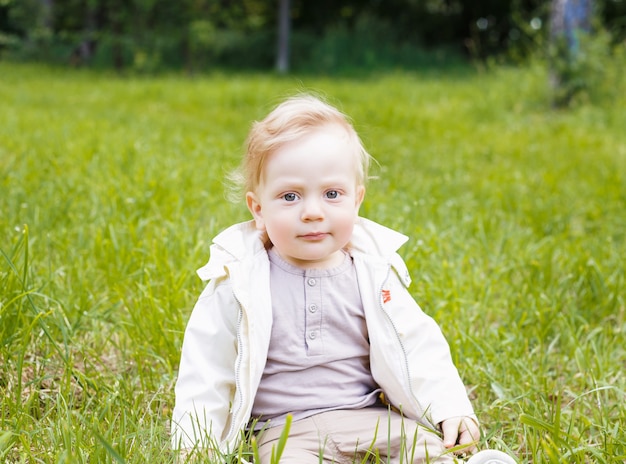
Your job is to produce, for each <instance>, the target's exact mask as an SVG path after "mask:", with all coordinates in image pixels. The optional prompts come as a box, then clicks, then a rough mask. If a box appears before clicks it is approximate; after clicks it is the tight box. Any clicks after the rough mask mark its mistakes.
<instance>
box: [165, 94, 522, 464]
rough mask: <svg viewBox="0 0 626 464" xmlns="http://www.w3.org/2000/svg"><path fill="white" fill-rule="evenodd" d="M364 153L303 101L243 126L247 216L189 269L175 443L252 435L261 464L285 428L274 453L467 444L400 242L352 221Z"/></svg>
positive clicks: (495, 456)
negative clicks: (191, 281)
mask: <svg viewBox="0 0 626 464" xmlns="http://www.w3.org/2000/svg"><path fill="white" fill-rule="evenodd" d="M369 163H370V156H369V155H368V153H367V152H366V150H365V149H364V147H363V145H362V143H361V141H360V139H359V137H358V135H357V133H356V132H355V130H354V128H353V126H352V125H351V124H350V122H349V121H348V119H347V118H346V116H345V115H344V114H342V113H341V112H340V111H339V110H337V109H336V108H335V107H333V106H331V105H329V104H327V103H325V102H323V101H322V100H320V99H319V98H316V97H313V96H309V95H304V96H297V97H293V98H290V99H288V100H286V101H285V102H283V103H282V104H280V105H279V106H278V107H276V108H275V109H274V110H273V111H272V112H271V113H270V114H269V115H268V116H267V117H266V118H265V119H263V120H262V121H260V122H256V123H255V124H254V125H253V127H252V130H251V132H250V134H249V137H248V144H247V153H246V155H245V158H244V160H243V163H242V166H241V169H240V171H239V173H238V174H239V181H240V186H241V188H242V190H243V192H242V193H244V194H245V200H246V204H247V206H248V209H249V210H250V213H251V214H252V217H253V220H251V221H249V222H244V223H241V224H236V225H233V226H231V227H229V228H228V229H226V230H225V231H223V232H222V233H220V234H219V235H218V236H217V237H215V239H214V240H213V244H212V246H211V258H210V260H209V262H208V264H207V265H206V266H204V267H202V268H201V269H199V270H198V274H199V276H200V277H201V278H202V279H203V280H208V281H209V282H208V285H207V286H206V288H205V290H204V291H203V292H202V294H201V295H200V298H199V299H198V302H197V303H196V306H195V308H194V310H193V312H192V314H191V318H190V320H189V323H188V326H187V329H186V331H185V337H184V342H183V348H182V357H181V363H180V370H179V375H178V381H177V384H176V406H175V408H174V416H173V420H172V440H173V446H174V449H177V450H182V451H183V452H185V453H188V452H189V450H193V449H195V450H201V452H202V453H204V452H205V450H206V453H215V454H216V455H219V453H229V452H233V451H234V450H236V449H237V446H238V442H239V440H240V439H241V435H242V433H241V432H242V431H244V430H249V431H250V433H253V434H255V435H256V441H257V443H258V452H259V456H260V460H261V463H263V464H266V463H269V462H270V460H271V456H272V454H273V453H275V452H276V444H277V443H278V441H279V438H280V436H281V434H282V433H283V432H285V433H288V438H287V441H286V444H285V448H284V450H283V451H282V455H281V459H280V462H281V463H294V464H307V463H311V464H312V463H316V464H317V463H319V462H322V461H323V462H340V463H344V462H345V463H352V462H354V461H357V460H358V462H361V461H362V460H363V459H364V458H365V457H366V456H368V455H371V456H376V455H378V456H381V457H383V458H384V459H388V460H389V461H390V462H403V463H408V462H413V463H428V462H430V463H452V462H461V461H458V459H459V457H458V456H459V455H464V454H472V453H474V452H475V451H476V445H477V441H478V439H479V436H480V431H479V426H478V422H477V419H476V416H475V414H474V411H473V409H472V406H471V404H470V401H469V399H468V397H467V393H466V390H465V387H464V385H463V383H462V381H461V379H460V377H459V374H458V372H457V369H456V368H455V366H454V364H453V362H452V359H451V356H450V351H449V347H448V344H447V342H446V340H445V338H444V336H443V335H442V333H441V330H440V329H439V327H438V325H437V324H436V323H435V322H434V320H433V319H431V318H430V317H429V316H427V315H426V314H424V313H423V312H422V311H421V309H420V308H419V306H418V305H417V304H416V302H415V301H414V300H413V298H412V297H411V295H410V294H409V292H408V290H407V287H408V286H409V283H410V277H409V274H408V272H407V268H406V266H405V264H404V262H403V261H402V259H401V258H400V257H399V255H398V254H397V252H396V251H397V250H398V248H399V247H400V246H401V245H402V244H404V243H405V242H406V241H407V237H405V236H404V235H401V234H399V233H398V232H395V231H393V230H390V229H388V228H386V227H384V226H382V225H379V224H376V223H374V222H372V221H370V220H367V219H364V218H362V217H359V207H360V205H361V203H362V202H363V198H364V195H365V184H366V180H367V176H368V167H369ZM290 422H291V423H290ZM286 427H287V430H285V428H286ZM467 462H469V463H472V464H478V463H487V462H491V463H507V464H508V463H514V462H515V461H514V460H513V459H512V458H510V457H509V456H508V455H505V454H504V453H501V452H499V451H493V450H487V451H482V452H480V453H477V454H474V455H473V456H472V457H471V458H470V459H469V461H467Z"/></svg>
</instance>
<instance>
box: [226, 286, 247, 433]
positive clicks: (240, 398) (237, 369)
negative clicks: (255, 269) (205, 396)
mask: <svg viewBox="0 0 626 464" xmlns="http://www.w3.org/2000/svg"><path fill="white" fill-rule="evenodd" d="M232 293H233V298H234V299H235V301H236V302H237V305H238V306H239V316H238V317H237V328H236V332H235V333H236V334H237V349H238V352H237V364H236V365H235V394H236V395H237V398H236V400H237V407H236V408H233V410H232V413H231V420H230V429H229V430H228V434H227V435H226V441H227V442H228V441H230V440H231V439H232V438H231V437H232V435H233V433H234V432H235V417H236V416H237V415H238V414H239V411H240V410H241V408H242V407H243V393H242V390H241V381H240V377H241V376H240V371H241V359H242V353H243V341H242V340H241V321H242V320H243V305H242V304H241V301H239V298H237V295H236V294H235V290H234V289H233V290H232Z"/></svg>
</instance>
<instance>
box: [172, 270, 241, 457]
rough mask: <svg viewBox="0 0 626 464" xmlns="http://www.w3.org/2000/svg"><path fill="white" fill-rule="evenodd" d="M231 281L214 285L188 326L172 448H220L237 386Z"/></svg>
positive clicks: (193, 313)
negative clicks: (220, 440)
mask: <svg viewBox="0 0 626 464" xmlns="http://www.w3.org/2000/svg"><path fill="white" fill-rule="evenodd" d="M230 300H232V289H231V288H230V285H229V284H226V283H223V284H222V285H216V284H215V283H214V282H211V283H209V285H208V286H207V288H206V289H205V291H204V292H203V294H202V295H201V296H200V298H199V299H198V302H197V303H196V306H195V307H194V310H193V312H192V314H191V317H190V319H189V323H188V325H187V328H186V330H185V338H184V341H183V348H182V354H181V362H180V369H179V372H178V380H177V383H176V405H175V408H174V413H173V417H172V446H173V448H174V449H184V448H196V447H199V448H219V445H220V443H219V439H220V437H222V436H223V432H224V429H225V427H226V424H227V422H228V415H229V406H230V404H231V403H232V400H233V398H232V396H233V392H234V390H235V371H234V365H235V359H236V356H237V348H236V342H237V335H236V325H237V314H238V313H237V307H236V306H235V305H233V303H232V301H230Z"/></svg>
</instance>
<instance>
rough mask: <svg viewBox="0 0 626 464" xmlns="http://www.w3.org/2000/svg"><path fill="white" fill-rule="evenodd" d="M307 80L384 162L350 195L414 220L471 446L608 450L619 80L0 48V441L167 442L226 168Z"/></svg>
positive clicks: (616, 292)
mask: <svg viewBox="0 0 626 464" xmlns="http://www.w3.org/2000/svg"><path fill="white" fill-rule="evenodd" d="M302 89H315V90H318V91H321V92H322V93H324V94H327V95H328V96H329V97H330V100H331V101H332V102H335V103H337V104H339V105H340V106H341V107H342V108H343V109H344V110H345V111H346V112H347V113H348V114H349V115H351V116H352V118H353V119H354V121H355V123H356V126H357V129H358V130H359V132H360V133H361V135H362V137H363V139H364V141H365V143H366V145H367V146H368V147H369V148H370V151H371V153H372V154H373V155H374V156H375V157H376V158H377V159H378V161H379V163H380V167H379V168H378V169H376V170H375V172H374V174H375V175H377V176H378V179H376V180H373V181H372V182H371V183H370V185H369V188H368V195H367V199H366V202H365V204H364V206H363V209H362V213H363V215H365V216H367V217H370V218H372V219H374V220H376V221H379V222H382V223H385V224H387V225H389V226H391V227H394V228H396V229H398V230H400V231H402V232H404V233H406V234H408V235H410V236H411V240H410V242H409V243H408V244H407V245H405V247H404V248H403V249H402V250H401V252H402V254H403V256H404V257H405V259H406V261H407V264H408V266H409V269H410V271H411V273H412V275H413V278H414V283H413V286H412V292H413V294H414V296H415V298H416V299H417V300H418V301H419V302H420V303H421V305H422V307H423V308H424V310H425V311H426V312H428V313H430V314H432V315H433V316H434V317H435V318H436V319H437V320H438V321H439V322H440V324H441V326H442V327H443V330H444V332H445V334H446V335H447V337H448V339H449V341H450V344H451V347H452V350H453V355H454V357H455V360H456V362H457V364H458V366H459V369H460V371H461V374H462V376H463V377H464V379H465V380H466V383H467V385H468V386H469V387H470V389H471V394H472V397H473V398H474V405H475V408H476V410H477V413H478V415H479V418H480V419H481V421H482V423H483V425H484V429H485V436H484V439H483V441H484V443H483V445H487V446H491V447H494V448H499V449H503V450H508V451H510V452H512V453H515V454H516V455H518V456H519V457H520V459H521V461H522V462H534V463H591V462H594V463H614V462H624V461H625V460H626V433H625V432H624V430H626V408H625V407H624V403H625V400H626V398H625V395H626V380H625V378H624V374H623V372H624V370H625V368H626V340H625V338H626V336H625V335H626V306H625V302H624V299H625V292H624V288H625V276H624V263H625V262H626V244H625V236H624V235H625V231H626V132H625V131H624V127H626V111H624V109H625V108H626V101H625V97H624V96H625V95H626V91H624V90H626V89H616V90H615V92H614V96H615V98H614V99H613V100H612V101H604V102H600V103H595V104H591V103H588V104H581V105H579V106H578V107H576V108H574V109H572V110H569V111H560V112H557V111H554V110H552V109H551V108H550V102H549V100H550V98H549V97H548V95H547V85H546V77H545V73H544V72H543V71H542V70H541V69H539V70H538V69H535V68H526V69H510V68H494V69H491V70H488V71H483V72H476V71H473V70H471V69H467V72H465V73H455V74H454V75H437V74H436V73H432V72H431V73H428V74H419V73H401V72H397V73H387V74H381V75H377V76H369V77H363V78H342V79H335V80H333V79H329V78H324V77H314V76H308V77H300V78H295V77H284V78H277V77H275V76H271V75H263V74H253V75H246V74H235V75H225V74H220V73H215V74H211V75H206V76H202V77H195V78H188V77H181V76H176V75H170V76H163V77H155V78H145V77H144V78H133V77H126V78H120V77H117V76H113V75H108V74H94V73H90V72H85V71H61V70H55V69H49V68H42V67H37V66H25V65H9V64H6V63H0V101H1V102H2V104H1V105H0V251H1V254H2V256H0V362H1V363H2V366H3V369H2V371H1V373H0V461H6V462H11V463H13V462H23V463H31V462H42V463H57V462H58V463H62V462H72V463H74V462H77V463H81V462H117V463H121V462H127V463H135V462H137V463H139V462H141V463H144V462H165V463H167V462H174V456H172V455H171V453H170V451H169V437H168V421H169V417H170V414H171V409H172V406H173V385H174V382H175V378H176V369H177V364H178V358H179V351H180V346H181V342H182V335H183V330H184V327H185V323H186V320H187V318H188V316H189V313H190V311H191V308H192V306H193V303H194V300H195V298H196V297H197V295H198V294H199V292H200V291H201V288H202V283H201V282H200V281H199V279H198V278H197V277H196V276H195V273H194V270H195V269H196V268H198V267H199V266H201V265H202V264H204V262H205V261H206V260H207V259H208V247H209V243H210V238H211V237H212V236H213V235H215V234H216V233H217V232H218V231H220V230H221V229H223V228H224V227H226V226H228V225H229V224H231V223H233V222H235V221H240V220H243V219H246V218H247V217H248V214H247V212H246V210H245V208H244V206H243V203H242V204H241V205H232V204H229V203H227V202H225V201H224V195H223V185H222V180H223V177H224V173H225V172H226V171H228V170H229V169H230V168H232V167H234V166H235V165H236V163H237V162H238V159H239V156H240V155H241V153H242V147H243V141H244V139H245V136H246V133H247V130H248V128H249V125H250V122H251V121H252V120H254V119H255V118H260V117H262V116H263V115H265V114H266V112H267V111H268V110H269V109H270V107H272V106H273V105H274V104H275V103H277V102H278V101H279V100H280V99H281V98H282V97H283V96H285V95H289V94H292V93H294V92H296V91H298V90H302Z"/></svg>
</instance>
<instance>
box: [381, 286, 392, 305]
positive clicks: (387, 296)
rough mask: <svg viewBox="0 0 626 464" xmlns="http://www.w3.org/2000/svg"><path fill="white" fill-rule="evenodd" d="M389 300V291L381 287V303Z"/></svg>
mask: <svg viewBox="0 0 626 464" xmlns="http://www.w3.org/2000/svg"><path fill="white" fill-rule="evenodd" d="M390 301H391V291H389V290H384V289H383V303H389V302H390Z"/></svg>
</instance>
